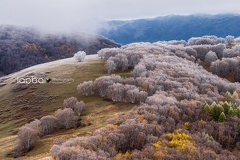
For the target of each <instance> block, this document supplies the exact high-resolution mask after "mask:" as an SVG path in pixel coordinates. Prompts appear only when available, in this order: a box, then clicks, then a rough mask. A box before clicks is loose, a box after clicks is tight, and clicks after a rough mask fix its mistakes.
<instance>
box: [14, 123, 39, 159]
mask: <svg viewBox="0 0 240 160" xmlns="http://www.w3.org/2000/svg"><path fill="white" fill-rule="evenodd" d="M17 136H18V137H17V141H16V144H15V147H14V153H15V156H16V157H18V156H20V155H21V154H23V153H25V152H27V151H29V150H30V149H32V148H33V146H34V144H35V143H36V141H37V140H38V139H39V136H38V132H37V131H36V130H34V129H32V128H30V127H26V126H23V127H21V128H20V129H19V132H18V134H17Z"/></svg>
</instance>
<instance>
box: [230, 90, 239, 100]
mask: <svg viewBox="0 0 240 160" xmlns="http://www.w3.org/2000/svg"><path fill="white" fill-rule="evenodd" d="M232 98H233V99H238V98H239V96H238V93H237V92H236V91H234V92H233V94H232Z"/></svg>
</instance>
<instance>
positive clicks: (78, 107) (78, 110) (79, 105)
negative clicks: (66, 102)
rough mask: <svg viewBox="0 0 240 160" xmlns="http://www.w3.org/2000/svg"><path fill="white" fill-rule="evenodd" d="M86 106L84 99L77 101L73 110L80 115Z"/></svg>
mask: <svg viewBox="0 0 240 160" xmlns="http://www.w3.org/2000/svg"><path fill="white" fill-rule="evenodd" d="M85 106H86V105H85V103H84V102H83V101H80V102H77V103H76V104H75V105H74V107H73V111H74V112H75V113H77V115H78V116H80V115H81V113H82V110H83V109H84V108H85Z"/></svg>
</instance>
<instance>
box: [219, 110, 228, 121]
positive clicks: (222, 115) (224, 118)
mask: <svg viewBox="0 0 240 160" xmlns="http://www.w3.org/2000/svg"><path fill="white" fill-rule="evenodd" d="M226 120H227V118H226V116H225V114H224V112H222V113H221V114H220V116H219V118H218V122H225V121H226Z"/></svg>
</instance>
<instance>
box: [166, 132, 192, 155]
mask: <svg viewBox="0 0 240 160" xmlns="http://www.w3.org/2000/svg"><path fill="white" fill-rule="evenodd" d="M168 136H169V137H170V138H171V140H170V141H169V143H168V145H169V146H170V147H175V148H176V150H177V151H179V152H181V153H186V152H191V151H194V150H196V147H195V145H194V143H193V142H192V141H191V140H192V137H191V136H190V135H188V134H186V133H181V131H180V130H177V131H176V132H174V133H171V134H168Z"/></svg>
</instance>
